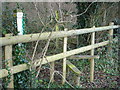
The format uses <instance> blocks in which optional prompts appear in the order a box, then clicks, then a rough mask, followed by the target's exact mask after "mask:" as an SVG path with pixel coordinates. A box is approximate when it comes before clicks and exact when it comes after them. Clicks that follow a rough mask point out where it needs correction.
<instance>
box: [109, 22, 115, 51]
mask: <svg viewBox="0 0 120 90" xmlns="http://www.w3.org/2000/svg"><path fill="white" fill-rule="evenodd" d="M109 25H110V26H112V25H114V23H113V22H110V23H109ZM108 33H109V36H108V39H109V41H110V44H111V42H112V39H113V29H111V30H109V31H108ZM110 44H109V46H108V52H112V48H111V45H110Z"/></svg>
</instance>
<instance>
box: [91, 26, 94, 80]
mask: <svg viewBox="0 0 120 90" xmlns="http://www.w3.org/2000/svg"><path fill="white" fill-rule="evenodd" d="M93 29H95V26H93ZM91 44H95V32H92V35H91ZM91 55H94V49H91ZM93 80H94V59H90V82H93Z"/></svg>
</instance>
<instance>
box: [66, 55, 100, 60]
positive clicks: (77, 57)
mask: <svg viewBox="0 0 120 90" xmlns="http://www.w3.org/2000/svg"><path fill="white" fill-rule="evenodd" d="M94 58H97V59H99V56H98V55H94V56H92V55H73V56H70V57H69V58H68V59H94Z"/></svg>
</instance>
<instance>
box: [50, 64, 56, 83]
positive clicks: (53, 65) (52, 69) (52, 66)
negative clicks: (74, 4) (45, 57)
mask: <svg viewBox="0 0 120 90" xmlns="http://www.w3.org/2000/svg"><path fill="white" fill-rule="evenodd" d="M54 68H55V62H51V63H50V80H51V82H54Z"/></svg>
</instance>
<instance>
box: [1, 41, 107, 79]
mask: <svg viewBox="0 0 120 90" xmlns="http://www.w3.org/2000/svg"><path fill="white" fill-rule="evenodd" d="M108 43H109V41H104V42H101V43H96V44H93V45H88V46H85V47H81V48H78V49H74V50H71V51H67V52H66V53H60V54H56V55H53V56H47V57H46V58H44V59H43V61H42V64H46V63H49V62H53V61H56V60H59V59H63V58H65V57H69V56H72V55H75V54H78V53H81V52H85V51H89V50H91V49H93V48H98V47H101V46H105V45H107V44H108ZM46 59H47V60H46ZM41 60H42V59H37V60H35V63H34V65H35V66H39V65H40V62H41ZM10 69H11V73H12V74H15V73H18V72H21V71H24V70H27V69H28V66H27V64H20V65H17V66H13V67H11V68H10ZM7 75H8V71H7V70H6V69H2V70H0V78H2V77H5V76H7Z"/></svg>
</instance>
